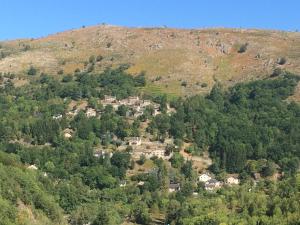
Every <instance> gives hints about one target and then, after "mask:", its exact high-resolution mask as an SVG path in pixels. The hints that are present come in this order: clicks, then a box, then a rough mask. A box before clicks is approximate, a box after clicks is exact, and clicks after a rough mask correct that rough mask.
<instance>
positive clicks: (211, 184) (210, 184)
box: [198, 173, 240, 191]
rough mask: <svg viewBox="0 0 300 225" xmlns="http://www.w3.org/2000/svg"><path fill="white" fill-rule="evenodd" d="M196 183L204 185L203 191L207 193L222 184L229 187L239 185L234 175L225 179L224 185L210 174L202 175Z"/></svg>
mask: <svg viewBox="0 0 300 225" xmlns="http://www.w3.org/2000/svg"><path fill="white" fill-rule="evenodd" d="M198 181H199V182H202V183H204V189H205V190H207V191H214V190H217V189H219V188H221V187H222V186H223V185H224V184H226V185H228V186H231V185H238V184H239V183H240V181H239V179H238V177H237V176H235V175H231V176H228V177H227V178H226V181H225V183H224V182H222V181H219V180H217V179H214V178H213V177H212V176H211V175H210V174H208V173H203V174H201V175H200V176H199V177H198Z"/></svg>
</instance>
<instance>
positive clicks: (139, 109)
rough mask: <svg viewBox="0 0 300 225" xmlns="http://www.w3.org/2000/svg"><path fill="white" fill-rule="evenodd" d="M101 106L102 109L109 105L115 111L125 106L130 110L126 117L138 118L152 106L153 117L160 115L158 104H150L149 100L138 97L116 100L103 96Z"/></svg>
mask: <svg viewBox="0 0 300 225" xmlns="http://www.w3.org/2000/svg"><path fill="white" fill-rule="evenodd" d="M101 104H102V105H103V106H104V107H105V106H107V105H111V106H112V107H113V108H114V109H115V110H117V109H118V108H119V107H120V106H121V105H125V106H127V107H128V108H129V109H130V111H129V112H128V113H127V115H126V116H133V117H139V116H141V115H143V113H144V111H145V109H146V107H147V106H153V109H154V116H155V115H157V114H159V113H160V112H159V104H157V103H154V102H151V101H150V100H142V99H140V98H139V97H138V96H130V97H128V98H125V99H122V100H117V98H116V97H115V96H109V95H105V96H104V99H103V100H101Z"/></svg>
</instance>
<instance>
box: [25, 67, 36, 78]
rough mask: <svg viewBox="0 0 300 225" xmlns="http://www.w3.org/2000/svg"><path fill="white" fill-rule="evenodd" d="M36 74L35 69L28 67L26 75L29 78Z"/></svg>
mask: <svg viewBox="0 0 300 225" xmlns="http://www.w3.org/2000/svg"><path fill="white" fill-rule="evenodd" d="M36 73H37V69H36V68H34V67H33V66H30V67H29V69H28V71H27V74H28V75H31V76H34V75H36Z"/></svg>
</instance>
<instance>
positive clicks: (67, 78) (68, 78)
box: [62, 75, 73, 83]
mask: <svg viewBox="0 0 300 225" xmlns="http://www.w3.org/2000/svg"><path fill="white" fill-rule="evenodd" d="M72 79H73V77H72V76H71V75H66V76H64V77H63V79H62V82H64V83H67V82H70V81H72Z"/></svg>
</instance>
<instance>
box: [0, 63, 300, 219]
mask: <svg viewBox="0 0 300 225" xmlns="http://www.w3.org/2000/svg"><path fill="white" fill-rule="evenodd" d="M126 69H127V67H124V66H123V67H122V66H121V67H120V68H117V69H107V70H105V71H104V72H103V73H99V74H93V73H82V72H76V73H75V74H73V75H62V77H61V78H60V79H57V78H54V77H53V76H50V75H46V74H41V75H37V74H35V73H33V75H30V74H29V75H28V76H29V77H30V83H29V84H27V85H24V86H21V87H18V88H17V87H15V86H14V84H13V83H12V82H11V79H13V77H14V75H12V74H2V75H1V81H2V85H1V89H0V115H1V117H0V146H1V148H0V150H1V151H0V174H1V175H0V218H1V220H0V224H3V225H13V224H20V225H21V224H22V225H25V224H28V225H29V224H49V225H51V224H72V225H83V224H91V225H117V224H173V225H175V224H176V225H217V224H223V225H225V224H253V225H257V224H259V225H274V224H278V225H279V224H289V225H297V224H299V221H300V175H299V173H298V172H299V157H300V105H299V104H297V103H295V102H290V101H289V100H288V97H289V96H290V95H292V94H293V91H294V88H295V87H296V85H297V83H298V81H299V77H298V76H295V75H292V74H289V73H282V74H281V75H278V76H276V77H270V78H268V79H265V80H259V81H253V82H249V83H240V84H236V85H235V86H233V87H231V88H230V89H225V88H223V87H222V86H221V85H220V84H218V83H217V84H216V85H215V86H214V87H213V89H212V90H211V92H210V94H209V95H207V96H200V95H197V96H192V97H189V98H186V99H182V98H178V99H173V100H171V101H170V102H169V100H168V99H167V97H166V96H164V95H158V96H153V97H151V96H140V97H142V98H147V99H151V100H152V101H154V102H156V103H157V104H159V105H160V107H159V110H160V114H158V115H154V113H153V108H151V107H148V108H147V109H146V110H145V112H144V114H143V115H141V116H139V117H137V118H133V119H130V120H128V118H127V116H126V114H127V113H126V112H127V110H128V109H127V108H126V107H125V106H122V107H119V108H118V109H117V110H116V109H114V108H113V107H112V106H111V105H107V106H103V105H102V104H101V103H99V101H98V100H99V99H103V98H104V96H105V95H113V96H116V98H117V99H124V98H127V97H129V96H136V95H141V91H140V90H141V89H142V88H143V87H144V86H145V85H146V79H145V76H144V74H143V73H141V74H139V75H137V76H131V75H130V74H127V73H126ZM31 74H32V73H31ZM81 100H85V101H86V102H87V104H88V106H89V107H92V108H94V109H96V110H97V112H100V113H101V116H100V117H87V116H86V114H85V113H84V112H83V111H79V112H78V114H77V115H75V116H74V117H71V118H70V117H67V116H65V115H66V113H67V112H68V111H69V109H68V108H69V105H70V103H72V102H74V101H75V102H76V101H81ZM167 104H170V105H171V106H172V107H173V108H174V109H175V111H174V112H173V113H167V108H168V107H167ZM56 115H63V116H62V118H60V119H59V120H58V119H55V116H56ZM146 121H147V122H148V126H147V128H145V131H144V130H142V128H141V127H142V126H141V124H142V123H145V122H146ZM65 129H71V130H73V131H74V135H73V137H72V138H70V139H66V138H64V136H63V134H62V132H63V131H64V130H65ZM141 132H147V133H149V134H150V135H151V137H152V138H153V140H155V141H160V142H164V141H165V139H167V138H173V139H174V145H170V146H169V145H168V149H167V150H168V151H170V152H173V153H174V154H173V156H172V158H171V159H170V160H169V161H166V160H163V159H161V158H158V157H152V158H151V159H150V160H149V161H151V163H152V164H153V165H154V169H152V170H151V171H147V172H141V173H138V174H134V175H132V176H129V175H128V171H129V170H133V169H134V167H136V166H138V165H139V164H144V163H145V161H147V160H146V159H144V158H143V157H141V159H140V160H139V161H138V162H135V161H134V160H133V159H132V156H131V149H130V146H129V147H128V148H126V150H124V151H117V150H116V149H117V146H119V145H121V143H122V142H123V141H124V140H125V139H126V138H127V137H136V136H140V135H141V134H140V133H141ZM184 143H190V144H191V145H190V147H189V148H188V149H186V151H187V152H188V153H190V154H191V155H197V156H201V155H202V154H203V153H204V152H209V154H210V156H211V158H212V160H213V164H212V165H211V166H210V168H209V170H210V171H211V172H212V173H214V174H215V175H216V176H217V177H219V178H220V179H222V177H223V176H224V174H227V173H236V174H238V175H239V178H240V179H241V184H240V185H238V186H234V187H228V186H224V187H223V188H221V189H219V190H217V191H215V192H208V191H206V190H205V189H204V187H203V185H202V184H201V183H198V182H197V173H196V171H195V170H194V169H193V165H192V162H191V161H189V160H184V158H183V157H182V156H181V154H180V153H179V150H178V149H180V148H182V146H183V144H184ZM96 146H101V147H102V148H104V149H106V148H111V149H113V150H114V152H113V155H112V156H109V155H108V154H105V155H103V156H101V157H96V156H95V154H94V148H95V147H96ZM30 165H31V166H33V165H34V166H35V167H36V168H34V169H30ZM257 173H259V174H261V176H262V179H260V180H255V179H254V178H253V176H254V174H257ZM276 173H278V174H281V176H280V179H277V180H273V179H270V177H272V176H273V175H274V174H276ZM125 180H126V181H127V185H126V186H121V185H120V184H121V183H122V182H123V181H125ZM175 181H176V182H178V183H180V186H181V188H180V190H178V191H176V192H172V193H169V192H168V185H169V184H170V183H171V182H175ZM140 182H142V184H143V185H138V183H140Z"/></svg>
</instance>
